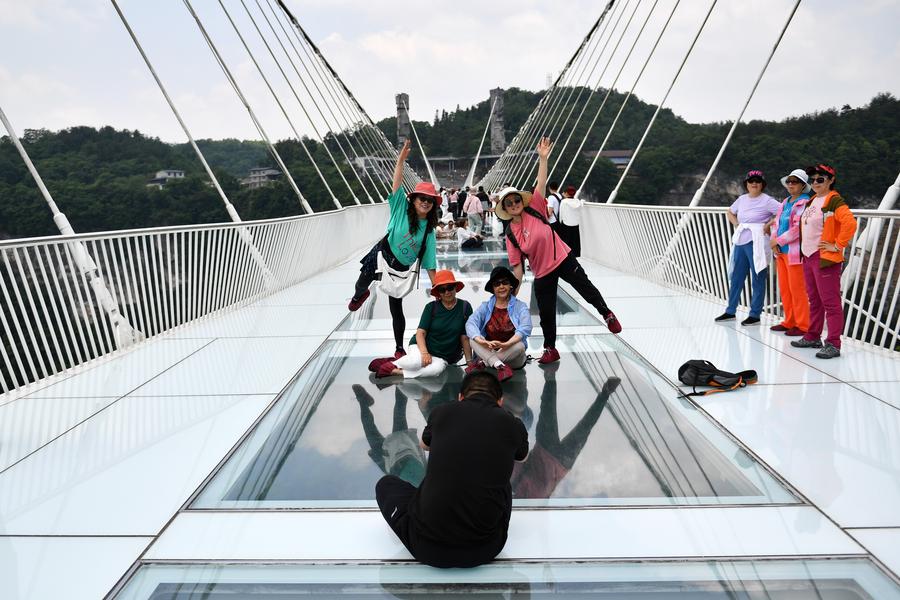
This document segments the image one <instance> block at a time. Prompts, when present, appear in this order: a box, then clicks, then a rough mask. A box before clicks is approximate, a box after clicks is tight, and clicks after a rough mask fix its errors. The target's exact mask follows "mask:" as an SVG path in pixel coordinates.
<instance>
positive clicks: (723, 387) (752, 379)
mask: <svg viewBox="0 0 900 600" xmlns="http://www.w3.org/2000/svg"><path fill="white" fill-rule="evenodd" d="M678 379H679V381H681V383H683V384H684V385H689V386H692V387H693V388H694V392H693V393H691V394H685V396H707V395H709V394H716V393H718V392H730V391H731V390H736V389H737V388H742V387H746V386H748V385H752V384H754V383H756V382H757V380H758V377H757V375H756V371H753V370H752V369H750V370H747V371H740V372H738V373H729V372H728V371H722V370H721V369H717V368H716V366H715V365H714V364H712V363H711V362H709V361H708V360H689V361H687V362H686V363H684V364H683V365H681V366H680V367H679V368H678ZM698 385H706V386H710V387H713V388H715V389H712V390H707V391H705V392H698V391H697V386H698Z"/></svg>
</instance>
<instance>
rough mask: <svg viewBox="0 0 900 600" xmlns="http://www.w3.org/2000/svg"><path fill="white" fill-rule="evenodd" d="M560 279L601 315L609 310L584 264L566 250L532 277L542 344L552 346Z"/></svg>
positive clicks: (545, 346)
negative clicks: (562, 257)
mask: <svg viewBox="0 0 900 600" xmlns="http://www.w3.org/2000/svg"><path fill="white" fill-rule="evenodd" d="M560 279H562V280H563V281H566V282H568V283H569V284H570V285H571V286H572V287H573V288H575V291H576V292H578V293H579V294H580V295H581V297H582V298H584V299H585V300H587V301H588V302H589V303H590V305H591V306H593V307H594V308H596V309H597V310H598V311H599V312H600V315H601V316H602V315H605V314H606V313H607V312H609V307H608V306H606V301H605V300H604V299H603V296H602V295H601V294H600V290H598V289H597V288H596V286H594V284H593V283H591V280H590V279H588V276H587V273H585V272H584V267H582V266H581V265H580V264H578V261H577V260H575V257H574V256H572V255H571V254H569V255H568V256H567V257H566V259H565V260H564V261H562V263H561V264H560V265H559V266H558V267H556V269H554V270H553V271H551V272H550V273H548V274H546V275H544V276H543V277H538V278H537V279H535V280H534V295H535V297H536V298H537V303H538V314H539V315H540V317H541V329H543V330H544V348H555V347H556V293H557V291H558V290H559V280H560Z"/></svg>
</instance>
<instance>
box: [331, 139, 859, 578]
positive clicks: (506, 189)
mask: <svg viewBox="0 0 900 600" xmlns="http://www.w3.org/2000/svg"><path fill="white" fill-rule="evenodd" d="M551 148H552V144H551V142H550V140H549V139H547V138H542V139H541V140H540V142H539V143H538V145H537V148H536V152H537V157H538V169H537V179H536V182H535V185H534V187H533V188H532V189H531V190H523V189H518V188H516V187H514V186H512V185H509V184H504V185H503V186H501V188H500V189H499V190H497V191H496V192H495V193H494V194H492V195H488V194H487V193H486V192H485V190H484V189H483V188H481V187H478V188H477V189H472V188H469V187H466V188H463V189H455V188H454V189H449V190H445V189H440V190H436V189H435V187H434V185H432V184H431V183H425V182H423V183H419V184H418V185H416V186H415V189H414V190H413V191H412V192H410V193H409V194H405V193H404V192H403V190H402V188H401V181H402V177H401V176H402V170H403V163H404V162H405V160H406V157H407V156H408V154H409V142H407V143H406V144H405V145H404V147H403V149H402V150H401V152H400V155H399V158H398V161H397V164H396V167H395V172H394V185H393V193H392V194H391V195H390V197H389V198H388V203H389V205H390V217H389V221H388V225H387V232H386V234H385V236H384V238H382V239H381V240H380V241H379V242H378V243H377V244H376V245H375V246H374V247H373V248H372V249H371V250H370V251H369V252H368V253H367V254H366V256H365V257H363V259H362V260H361V261H360V262H361V264H362V267H361V268H360V275H359V279H358V281H357V283H356V287H355V290H354V295H353V297H352V298H351V300H350V304H349V307H348V308H349V309H350V310H351V311H355V310H358V309H359V308H360V307H361V306H362V304H363V303H364V302H365V300H366V298H367V297H368V296H369V295H370V291H369V287H370V285H371V283H372V282H373V281H376V280H379V279H380V280H381V283H380V284H379V288H380V289H382V290H383V291H385V293H387V294H388V296H389V298H388V302H389V307H390V312H391V319H392V324H393V330H394V341H395V350H394V354H393V355H389V356H385V357H382V358H376V359H374V360H372V361H371V363H370V364H369V370H370V371H371V372H372V373H373V374H374V377H375V378H377V379H381V378H386V377H402V378H404V379H405V380H414V379H417V378H429V377H435V376H437V375H440V374H441V373H442V372H443V371H444V370H446V369H447V368H448V366H450V365H454V364H457V363H458V362H459V360H460V359H462V358H464V359H465V362H466V367H465V372H466V377H465V379H464V381H463V384H462V390H461V393H460V395H459V400H460V401H461V402H458V403H450V404H446V405H442V406H440V407H438V408H436V409H435V410H433V411H431V413H430V415H429V416H428V424H427V426H426V427H425V430H424V432H423V434H422V444H423V448H426V449H431V450H432V454H431V458H430V460H429V461H428V465H427V468H426V472H425V475H424V477H423V478H422V480H421V485H420V486H419V487H418V488H417V487H415V486H414V485H412V484H410V483H409V482H408V481H406V480H404V479H403V478H401V477H399V476H397V475H395V474H393V473H392V472H391V473H387V474H386V475H385V477H383V478H382V479H381V480H380V481H379V482H378V485H377V487H376V499H377V502H378V505H379V507H380V509H381V511H382V513H383V515H384V518H385V520H386V521H387V522H388V524H389V525H390V526H391V528H392V529H393V530H394V532H395V533H396V534H397V536H398V537H399V538H400V540H401V541H402V542H403V544H404V545H405V546H406V547H407V548H408V549H409V550H410V552H411V553H412V554H413V555H414V556H415V557H416V558H417V559H419V560H421V561H423V562H426V563H427V564H432V565H435V566H442V567H453V566H475V565H478V564H482V563H484V562H488V561H490V560H492V559H493V558H494V557H495V556H496V554H497V553H499V551H500V550H501V549H502V548H503V545H504V543H505V540H506V531H507V527H508V524H509V516H510V511H511V505H512V493H511V491H510V490H511V487H510V485H511V484H510V477H511V475H513V474H514V465H513V462H514V461H524V460H526V459H527V457H528V433H527V430H526V429H525V428H524V426H523V425H522V422H521V421H520V420H518V419H517V418H516V417H514V416H513V415H512V414H511V413H509V412H508V411H505V410H498V408H502V405H503V388H502V387H501V383H503V382H506V381H508V380H509V379H511V378H512V377H513V376H514V371H516V370H519V369H523V368H524V367H525V365H526V364H527V362H528V358H529V357H528V355H527V351H528V348H529V338H530V337H531V333H532V329H533V324H532V317H531V311H530V307H529V304H528V303H527V302H525V301H522V300H520V299H519V298H518V293H519V291H520V290H521V286H522V284H523V282H524V281H525V275H526V264H527V266H528V269H529V270H530V271H531V274H532V286H533V294H534V298H535V300H536V303H537V312H538V316H539V319H540V325H541V328H542V332H543V349H542V351H541V354H540V357H539V358H538V359H537V363H538V364H539V365H541V366H542V367H544V368H545V372H547V369H550V370H553V369H555V368H556V367H558V365H557V364H556V363H558V362H559V361H560V354H559V351H558V350H557V348H556V341H557V327H556V307H557V293H558V288H559V281H560V280H563V281H566V282H567V283H569V284H570V285H571V287H572V288H573V289H574V290H575V291H576V292H577V293H578V294H579V295H581V296H582V298H584V300H586V301H587V303H588V304H590V305H591V306H593V307H594V308H595V309H596V311H597V313H598V314H599V316H600V318H601V319H602V320H603V322H604V323H605V324H606V326H607V328H608V329H609V331H610V332H611V333H614V334H617V333H619V332H621V331H622V325H621V323H620V322H619V319H618V318H617V317H616V315H615V313H614V312H613V311H612V309H611V308H610V307H609V305H608V304H607V303H606V301H605V299H604V298H603V295H602V294H601V293H600V291H599V290H598V289H597V287H596V286H595V285H594V283H593V282H592V281H591V279H590V277H589V276H588V274H587V273H586V271H585V270H584V268H583V267H582V265H581V264H580V263H579V262H578V257H579V256H580V254H581V231H580V224H581V209H582V206H583V204H584V203H583V201H582V200H579V199H578V198H576V196H577V190H576V189H575V188H574V187H573V186H567V187H565V188H564V189H563V192H562V194H560V192H559V188H560V185H559V183H558V182H556V181H550V182H548V181H547V176H548V159H549V156H550V152H551ZM835 179H836V173H835V170H834V168H832V167H831V166H829V165H826V164H821V163H820V164H818V165H816V166H815V167H811V168H807V169H795V170H794V171H792V172H791V173H789V174H788V175H786V176H784V177H782V178H781V184H782V186H783V187H784V188H785V190H786V191H787V195H786V196H785V197H784V198H783V199H781V200H777V199H775V198H773V197H772V196H769V195H768V194H766V193H765V189H766V187H767V182H766V178H765V176H764V174H763V172H762V171H759V170H752V171H750V172H748V173H747V176H746V177H745V178H744V181H743V186H744V189H745V192H746V193H744V194H742V195H741V196H740V197H738V198H737V199H736V200H735V201H734V202H733V203H732V204H731V206H730V207H729V210H728V212H727V218H728V220H729V221H730V222H731V223H732V224H733V225H734V233H733V236H732V242H733V245H732V252H731V258H730V260H729V267H728V270H729V281H730V289H729V295H728V304H727V307H726V309H725V312H724V313H723V314H721V315H719V316H718V317H716V318H715V320H716V321H718V322H722V321H729V320H733V319H735V318H736V310H737V306H738V304H739V301H740V297H741V294H742V292H743V289H744V285H745V282H746V280H748V279H749V281H750V291H751V294H750V312H749V315H748V316H747V317H746V318H745V319H744V320H743V321H741V325H743V326H750V325H756V324H758V323H760V315H761V313H762V310H763V303H764V299H765V291H766V282H767V278H768V267H769V263H770V262H771V261H772V257H773V255H774V258H775V264H776V268H777V271H778V281H779V284H780V289H781V296H782V301H783V305H784V319H783V320H782V321H781V322H780V323H778V324H776V325H773V326H772V327H771V329H772V330H773V331H776V332H783V333H784V334H785V335H787V336H791V337H797V338H799V339H797V340H794V341H792V342H791V344H792V345H793V346H795V347H798V348H816V349H818V350H819V352H818V353H817V354H816V356H818V357H820V358H834V357H836V356H839V355H840V335H841V332H842V330H843V313H842V310H841V293H840V277H841V263H842V262H843V260H844V257H843V252H844V249H845V248H846V247H847V246H848V244H850V242H851V240H852V237H853V234H854V232H855V230H856V220H855V218H854V216H853V214H852V212H851V211H850V210H849V208H848V207H847V203H846V202H845V201H844V200H843V198H841V196H840V194H838V192H837V191H836V190H835ZM442 205H443V211H442V210H441V207H442ZM494 219H497V220H499V221H494ZM498 224H499V225H502V229H501V228H500V227H497V225H498ZM488 227H490V232H489V231H488V230H487V228H488ZM495 227H496V231H495ZM493 233H496V234H497V236H498V237H499V238H500V239H502V240H503V242H504V243H505V250H506V259H507V260H506V264H497V265H494V266H493V268H492V270H491V273H490V277H489V278H488V281H487V283H486V285H485V286H484V290H485V292H486V293H487V294H488V295H489V297H488V298H487V299H486V300H484V301H483V302H481V303H480V304H479V306H478V307H477V308H473V307H472V305H471V304H470V303H469V302H467V301H466V300H464V299H461V298H459V297H458V296H457V294H458V293H459V292H460V291H461V290H462V289H464V288H465V284H464V283H463V282H461V281H458V280H457V279H456V277H455V275H454V273H453V272H452V271H450V270H440V271H438V270H437V265H436V256H435V247H436V240H437V239H439V238H441V239H447V240H455V241H456V243H457V244H458V246H459V249H460V250H463V251H468V250H477V249H479V248H481V247H482V246H483V244H484V238H485V237H486V236H488V235H490V234H493ZM422 268H424V269H425V271H426V272H427V274H428V276H429V278H430V279H431V289H430V294H431V296H433V301H431V302H429V303H428V304H427V305H426V306H425V308H424V309H423V310H422V313H421V315H420V317H419V322H418V326H417V327H416V332H415V334H414V335H413V336H412V337H411V338H410V339H409V340H408V343H407V344H406V346H405V347H404V344H403V339H402V336H403V333H404V330H405V327H406V320H405V318H404V316H403V304H402V299H403V297H404V296H405V295H407V294H408V293H409V292H410V291H411V289H412V287H411V286H410V285H409V283H410V281H411V280H415V279H416V278H417V276H418V271H419V270H420V269H422ZM826 321H827V325H828V337H827V338H826V339H825V342H824V344H823V342H822V340H821V336H822V332H823V328H824V324H825V322H826ZM552 379H553V378H552V377H551V378H550V380H552ZM548 381H549V380H548ZM617 385H618V380H615V381H613V380H610V381H608V382H607V384H606V385H604V389H603V392H601V394H600V395H598V398H597V400H596V401H595V404H594V405H592V408H591V409H590V410H589V413H590V414H588V415H586V416H585V418H584V419H583V421H584V423H585V425H584V426H585V427H592V426H593V423H594V422H596V419H597V417H599V413H600V411H602V409H603V406H604V405H605V404H606V402H607V400H608V399H609V396H610V394H612V393H613V392H614V391H615V389H616V386H617ZM355 393H356V395H357V400H359V401H360V403H361V406H363V408H365V407H366V406H367V403H368V402H369V399H368V397H367V396H366V394H365V393H362V392H360V391H359V390H355ZM554 396H555V394H554ZM456 405H458V406H456ZM591 411H593V412H591ZM400 425H401V426H402V425H403V424H402V423H401V424H400ZM401 428H402V427H401ZM372 437H373V439H375V440H376V441H378V439H380V438H378V436H376V435H375V434H374V433H373V434H372ZM556 437H558V435H557V436H556ZM576 437H577V436H576ZM576 437H573V438H572V440H569V441H570V442H571V445H572V447H571V448H568V446H566V444H564V443H563V441H561V440H557V441H556V442H555V445H556V446H559V449H562V450H565V449H566V448H568V450H566V452H568V454H567V455H571V460H570V461H569V462H570V463H571V462H573V461H574V457H575V456H577V453H578V452H580V447H581V445H583V443H584V440H583V439H581V437H585V436H581V437H578V439H576ZM551 438H552V436H551ZM585 439H586V437H585ZM551 442H552V439H551ZM551 442H546V443H549V444H550V445H551V446H553V445H554V443H551ZM576 442H577V443H576ZM579 444H580V445H579ZM554 447H555V446H554ZM562 450H560V451H562ZM563 454H565V453H563ZM460 460H461V461H463V463H465V464H466V466H465V468H459V464H454V461H460ZM570 466H571V465H570ZM520 471H521V469H520ZM386 472H387V471H386ZM553 485H555V483H554V484H553ZM484 502H490V503H492V504H491V506H492V507H493V508H492V510H491V511H488V513H489V514H488V513H485V512H484V510H483V504H484ZM486 514H487V517H489V518H487V517H485V515H486Z"/></svg>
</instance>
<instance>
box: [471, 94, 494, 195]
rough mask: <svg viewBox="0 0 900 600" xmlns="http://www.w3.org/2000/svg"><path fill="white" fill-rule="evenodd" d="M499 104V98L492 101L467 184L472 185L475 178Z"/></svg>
mask: <svg viewBox="0 0 900 600" xmlns="http://www.w3.org/2000/svg"><path fill="white" fill-rule="evenodd" d="M496 105H497V99H496V98H494V101H493V102H491V112H490V113H488V118H487V123H486V124H485V126H484V133H482V134H481V142H480V143H479V144H478V151H477V152H475V160H473V161H472V168H471V169H469V174H468V175H467V176H466V183H465V184H464V185H466V186H470V187H471V186H472V184H473V183H474V180H475V167H476V166H478V159H479V158H481V149H482V148H483V147H484V139H485V138H486V137H487V133H488V130H489V129H490V128H491V119H493V118H494V107H495V106H496Z"/></svg>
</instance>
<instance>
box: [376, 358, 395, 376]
mask: <svg viewBox="0 0 900 600" xmlns="http://www.w3.org/2000/svg"><path fill="white" fill-rule="evenodd" d="M396 368H397V365H395V364H394V363H393V362H391V361H387V362H383V363H381V365H380V366H379V367H378V370H377V371H375V377H377V378H379V379H381V378H382V377H390V376H391V375H393V374H394V369H396Z"/></svg>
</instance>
